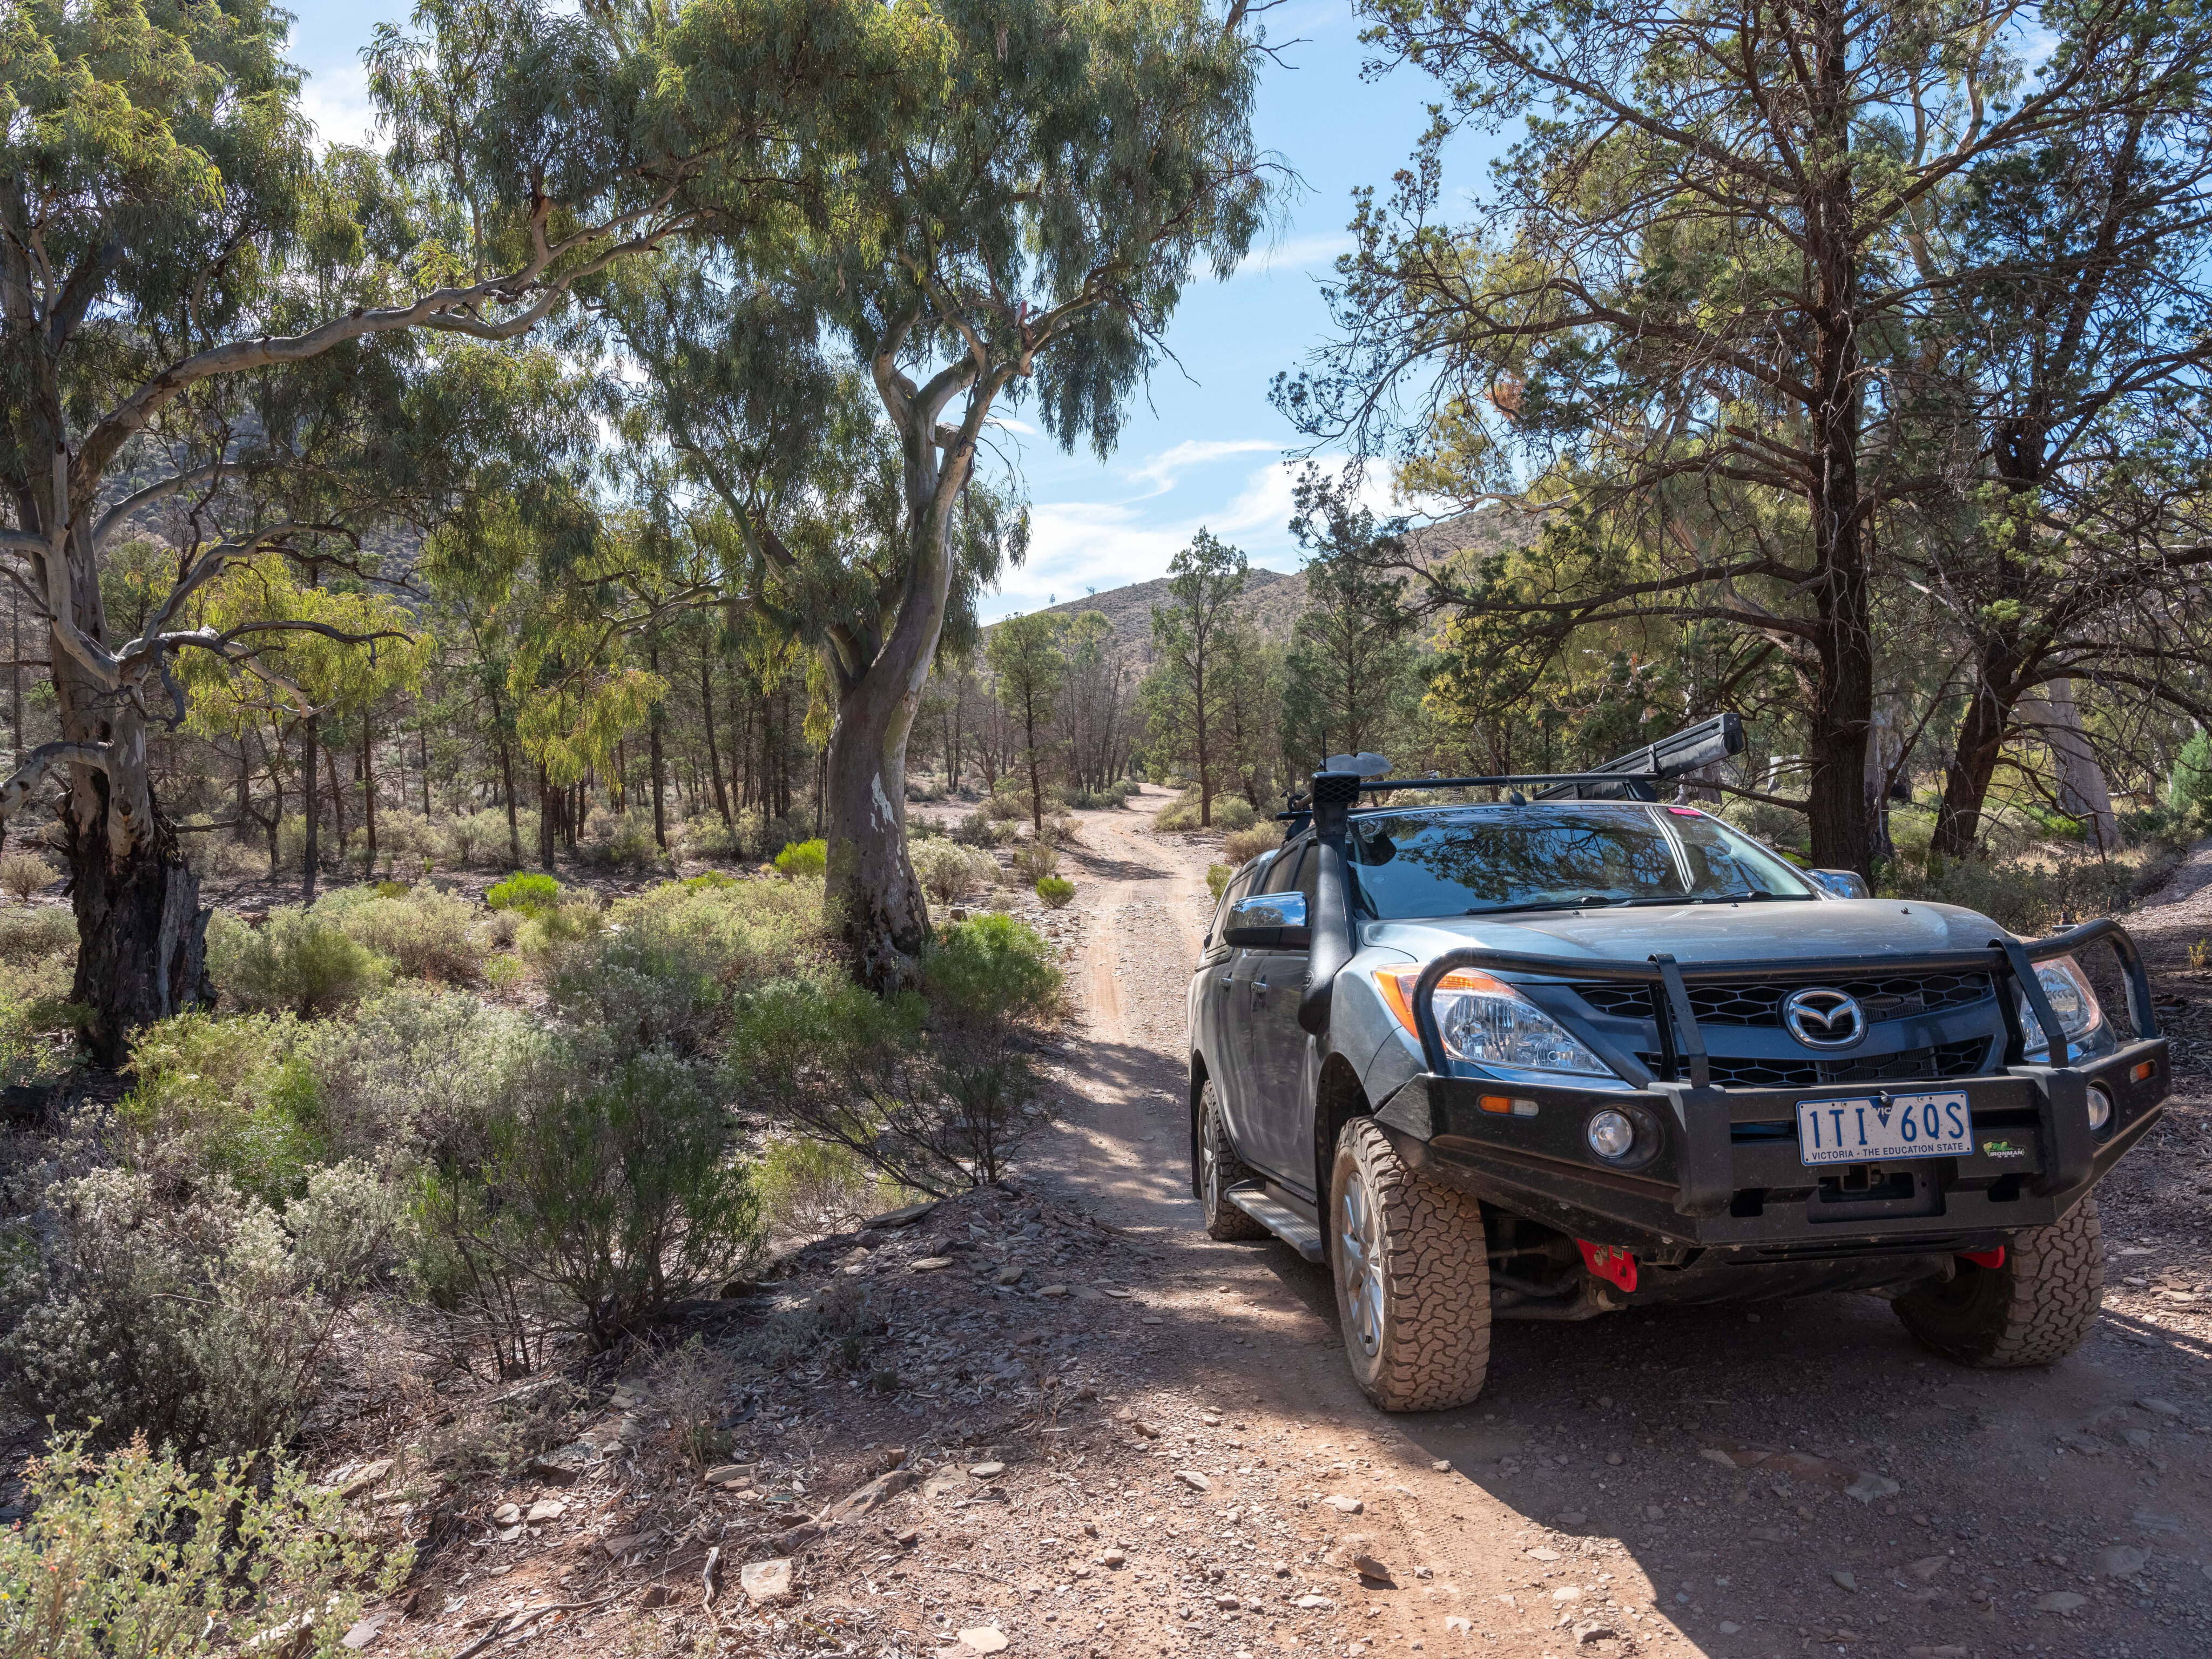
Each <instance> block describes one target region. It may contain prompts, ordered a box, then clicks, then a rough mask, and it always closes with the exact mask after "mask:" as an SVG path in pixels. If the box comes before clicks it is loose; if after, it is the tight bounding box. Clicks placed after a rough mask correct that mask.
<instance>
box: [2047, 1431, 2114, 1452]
mask: <svg viewBox="0 0 2212 1659" xmlns="http://www.w3.org/2000/svg"><path fill="white" fill-rule="evenodd" d="M2058 1443H2059V1444H2060V1445H2062V1446H2063V1447H2065V1448H2066V1449H2067V1450H2069V1451H2074V1452H2079V1453H2081V1455H2082V1456H2084V1457H2095V1456H2098V1455H2100V1454H2101V1453H2102V1452H2103V1451H2104V1449H2105V1443H2104V1442H2103V1441H2101V1440H2098V1439H2094V1438H2093V1437H2090V1436H2088V1435H2086V1434H2075V1433H2073V1432H2071V1431H2069V1432H2068V1433H2065V1434H2062V1435H2060V1436H2059V1437H2058Z"/></svg>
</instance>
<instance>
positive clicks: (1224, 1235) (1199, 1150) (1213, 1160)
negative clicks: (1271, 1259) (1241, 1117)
mask: <svg viewBox="0 0 2212 1659" xmlns="http://www.w3.org/2000/svg"><path fill="white" fill-rule="evenodd" d="M1194 1142H1195V1145H1194V1151H1195V1152H1196V1154H1197V1158H1198V1168H1197V1169H1196V1170H1194V1172H1193V1173H1194V1174H1195V1175H1196V1176H1197V1180H1196V1181H1195V1182H1193V1183H1192V1184H1193V1185H1194V1186H1195V1187H1196V1188H1198V1203H1199V1207H1200V1209H1201V1210H1202V1211H1204V1212H1205V1214H1206V1237H1208V1238H1218V1239H1220V1240H1222V1241H1223V1242H1224V1243H1242V1242H1244V1241H1248V1240H1250V1239H1255V1238H1269V1237H1273V1234H1271V1233H1269V1232H1268V1231H1267V1229H1266V1228H1265V1227H1262V1226H1261V1225H1260V1224H1259V1223H1258V1222H1256V1221H1255V1220H1253V1219H1252V1218H1251V1217H1250V1216H1249V1215H1246V1214H1245V1213H1244V1212H1243V1211H1242V1210H1240V1209H1238V1208H1237V1206H1235V1205H1234V1204H1231V1202H1230V1201H1229V1200H1228V1198H1227V1197H1226V1196H1225V1194H1227V1193H1228V1191H1229V1189H1230V1188H1231V1187H1234V1186H1235V1185H1237V1182H1240V1181H1250V1180H1252V1179H1253V1178H1254V1176H1253V1174H1252V1171H1251V1170H1249V1169H1247V1168H1246V1167H1245V1164H1244V1160H1243V1159H1242V1158H1238V1157H1237V1147H1236V1145H1235V1143H1233V1142H1232V1141H1231V1139H1229V1125H1228V1124H1227V1123H1225V1122H1224V1121H1222V1116H1221V1100H1220V1097H1218V1095H1216V1094H1215V1093H1214V1092H1213V1079H1212V1078H1208V1079H1206V1083H1205V1085H1204V1086H1203V1087H1202V1088H1200V1090H1199V1091H1198V1133H1197V1134H1196V1136H1195V1137H1194Z"/></svg>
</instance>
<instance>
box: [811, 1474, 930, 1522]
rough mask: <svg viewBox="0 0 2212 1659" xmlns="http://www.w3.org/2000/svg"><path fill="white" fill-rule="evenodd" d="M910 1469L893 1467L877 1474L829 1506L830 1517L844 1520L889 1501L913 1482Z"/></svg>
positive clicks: (913, 1478) (863, 1513) (913, 1475)
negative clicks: (865, 1483)
mask: <svg viewBox="0 0 2212 1659" xmlns="http://www.w3.org/2000/svg"><path fill="white" fill-rule="evenodd" d="M914 1480H915V1474H914V1471H913V1470H912V1469H893V1470H891V1471H890V1472H889V1473H888V1474H879V1475H878V1476H877V1477H876V1478H875V1479H874V1480H871V1481H869V1482H868V1484H867V1485H866V1486H863V1487H861V1488H860V1490H859V1491H858V1492H854V1493H853V1494H852V1495H851V1496H849V1497H848V1498H844V1499H843V1500H842V1502H839V1503H837V1504H832V1505H831V1506H830V1510H829V1514H830V1516H831V1518H832V1519H835V1520H841V1521H842V1520H846V1519H848V1518H850V1517H851V1516H856V1515H866V1513H867V1512H868V1511H869V1510H872V1509H875V1508H876V1507H878V1505H880V1504H886V1503H889V1502H890V1500H891V1499H892V1498H896V1497H897V1496H898V1495H899V1494H900V1493H901V1492H904V1491H905V1490H906V1489H907V1488H908V1486H912V1485H913V1484H914Z"/></svg>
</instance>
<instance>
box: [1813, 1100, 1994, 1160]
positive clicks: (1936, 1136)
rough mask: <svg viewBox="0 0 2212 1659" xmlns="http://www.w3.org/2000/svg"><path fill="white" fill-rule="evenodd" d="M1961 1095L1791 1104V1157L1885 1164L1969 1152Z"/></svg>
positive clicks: (1969, 1128) (1969, 1125)
mask: <svg viewBox="0 0 2212 1659" xmlns="http://www.w3.org/2000/svg"><path fill="white" fill-rule="evenodd" d="M1973 1144H1974V1127H1973V1121H1972V1118H1971V1117H1970V1116H1969V1115H1968V1114H1967V1111H1966V1096H1965V1094H1964V1093H1962V1092H1959V1091H1946V1092H1944V1093H1942V1094H1933V1095H1856V1096H1853V1097H1851V1098H1850V1099H1848V1100H1801V1101H1799V1102H1798V1103H1797V1155H1798V1157H1799V1158H1802V1160H1803V1161H1804V1162H1805V1163H1807V1164H1888V1163H1893V1162H1894V1161H1896V1160H1897V1159H1899V1158H1958V1157H1960V1156H1962V1155H1963V1154H1965V1153H1966V1152H1972V1150H1973Z"/></svg>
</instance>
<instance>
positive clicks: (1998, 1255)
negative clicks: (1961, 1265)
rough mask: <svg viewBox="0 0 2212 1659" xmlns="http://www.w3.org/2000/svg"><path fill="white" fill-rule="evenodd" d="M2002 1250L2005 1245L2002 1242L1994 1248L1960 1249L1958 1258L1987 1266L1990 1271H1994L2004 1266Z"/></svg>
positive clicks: (1976, 1264)
mask: <svg viewBox="0 0 2212 1659" xmlns="http://www.w3.org/2000/svg"><path fill="white" fill-rule="evenodd" d="M2004 1252H2005V1247H2004V1246H2003V1245H2002V1244H2000V1245H1998V1246H1997V1247H1996V1249H1994V1250H1961V1251H1960V1252H1959V1260H1960V1261H1971V1262H1972V1263H1973V1264H1974V1265H1975V1266H1976V1267H1987V1268H1988V1269H1989V1270H1990V1272H1991V1273H1995V1272H1996V1270H1997V1269H1998V1268H1999V1267H2003V1266H2004Z"/></svg>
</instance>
